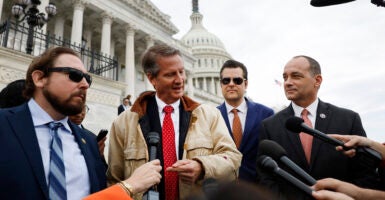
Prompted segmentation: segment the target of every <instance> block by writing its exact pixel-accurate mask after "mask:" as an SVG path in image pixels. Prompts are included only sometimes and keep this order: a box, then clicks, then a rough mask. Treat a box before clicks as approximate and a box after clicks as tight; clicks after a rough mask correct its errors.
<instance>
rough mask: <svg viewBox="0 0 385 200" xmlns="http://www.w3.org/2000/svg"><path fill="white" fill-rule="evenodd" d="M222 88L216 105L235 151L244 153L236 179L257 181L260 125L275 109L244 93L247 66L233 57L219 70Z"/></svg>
mask: <svg viewBox="0 0 385 200" xmlns="http://www.w3.org/2000/svg"><path fill="white" fill-rule="evenodd" d="M220 78H221V88H222V94H223V97H224V98H225V102H224V103H223V104H221V105H220V106H218V109H219V110H220V111H221V114H222V116H223V118H224V119H225V122H226V125H227V128H228V130H229V132H230V134H231V136H232V137H233V140H234V142H235V144H236V145H237V148H238V150H239V151H240V152H241V153H242V154H243V158H242V163H241V167H240V168H239V179H241V180H244V181H249V182H254V183H255V182H256V179H257V171H256V159H257V149H258V145H257V144H258V135H259V127H260V124H261V122H262V120H263V119H265V118H267V117H269V116H271V115H273V114H274V111H273V110H272V109H270V108H268V107H266V106H264V105H262V104H259V103H255V102H253V101H251V100H250V99H248V98H246V97H245V96H244V95H245V93H246V89H247V86H248V80H247V68H246V66H245V65H244V64H242V63H241V62H238V61H235V60H228V61H226V62H225V63H224V64H223V66H222V68H221V70H220Z"/></svg>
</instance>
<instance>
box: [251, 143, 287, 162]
mask: <svg viewBox="0 0 385 200" xmlns="http://www.w3.org/2000/svg"><path fill="white" fill-rule="evenodd" d="M258 152H259V153H260V154H262V155H267V156H270V157H271V158H273V159H274V160H279V159H280V158H281V157H282V156H286V151H285V149H284V148H282V146H281V145H279V144H278V143H276V142H274V141H273V140H262V141H261V142H260V143H259V147H258Z"/></svg>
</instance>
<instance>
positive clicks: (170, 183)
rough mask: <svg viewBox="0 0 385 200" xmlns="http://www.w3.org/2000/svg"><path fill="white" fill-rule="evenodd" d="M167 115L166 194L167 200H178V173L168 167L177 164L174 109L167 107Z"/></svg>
mask: <svg viewBox="0 0 385 200" xmlns="http://www.w3.org/2000/svg"><path fill="white" fill-rule="evenodd" d="M163 111H164V112H165V113H166V115H165V117H164V120H163V126H162V146H163V162H164V168H163V170H164V184H165V192H166V200H175V199H178V174H177V173H176V172H167V171H166V169H167V167H170V166H171V165H172V164H174V163H175V162H176V152H175V131H174V125H173V123H172V119H171V113H172V112H173V111H174V108H173V107H172V106H170V105H167V106H165V107H164V108H163Z"/></svg>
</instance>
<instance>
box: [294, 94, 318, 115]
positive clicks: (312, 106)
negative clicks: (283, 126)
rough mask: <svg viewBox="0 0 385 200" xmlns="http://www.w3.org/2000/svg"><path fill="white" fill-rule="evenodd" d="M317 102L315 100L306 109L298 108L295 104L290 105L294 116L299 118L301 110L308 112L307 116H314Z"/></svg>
mask: <svg viewBox="0 0 385 200" xmlns="http://www.w3.org/2000/svg"><path fill="white" fill-rule="evenodd" d="M318 102H319V100H318V98H317V99H316V100H315V101H314V102H313V103H311V104H310V105H309V106H308V107H306V108H302V107H301V106H299V105H297V104H295V103H294V102H292V104H291V105H292V107H293V110H294V115H295V116H297V117H301V112H302V110H303V109H306V110H307V111H308V112H309V115H312V116H316V113H317V107H318Z"/></svg>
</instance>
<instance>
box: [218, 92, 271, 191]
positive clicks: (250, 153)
mask: <svg viewBox="0 0 385 200" xmlns="http://www.w3.org/2000/svg"><path fill="white" fill-rule="evenodd" d="M245 100H246V104H247V114H246V122H245V130H243V136H242V142H241V146H240V147H239V151H240V152H241V153H242V155H243V157H242V162H241V167H240V168H239V178H240V179H241V180H245V181H249V182H254V183H255V182H256V178H257V171H256V160H257V150H258V136H259V129H260V125H261V122H262V120H263V119H265V118H268V117H269V116H271V115H273V114H274V111H273V110H272V109H270V108H268V107H266V106H264V105H262V104H259V103H255V102H253V101H250V100H248V99H247V98H245ZM217 108H218V109H219V110H220V111H221V114H222V116H223V118H224V120H225V122H226V126H227V128H228V130H229V132H230V134H231V137H233V132H232V130H231V126H230V122H229V118H228V115H227V113H228V112H227V110H226V105H225V103H223V104H221V105H219V106H218V107H217ZM231 123H232V122H231Z"/></svg>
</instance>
